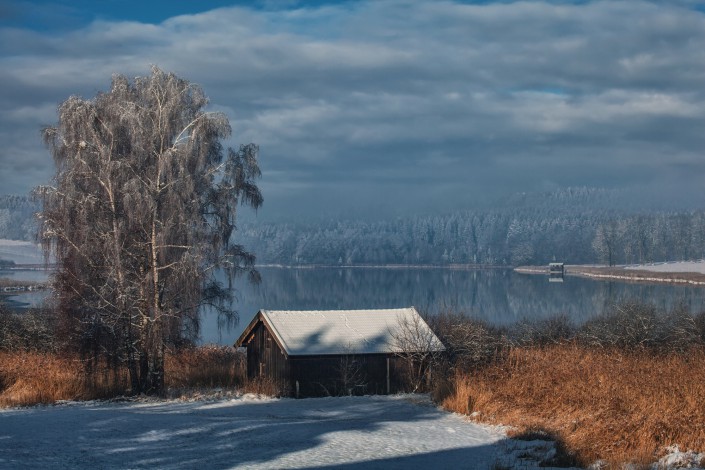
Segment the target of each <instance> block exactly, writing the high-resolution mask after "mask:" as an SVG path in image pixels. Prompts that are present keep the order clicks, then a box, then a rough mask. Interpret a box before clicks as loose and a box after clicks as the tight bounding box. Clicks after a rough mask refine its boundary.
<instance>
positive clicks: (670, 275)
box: [514, 261, 705, 286]
mask: <svg viewBox="0 0 705 470" xmlns="http://www.w3.org/2000/svg"><path fill="white" fill-rule="evenodd" d="M514 271H515V272H518V273H522V274H541V275H548V267H547V266H519V267H516V268H514ZM565 275H566V276H579V277H585V278H589V279H595V280H616V281H623V282H636V283H648V284H687V285H693V286H705V261H680V262H664V263H653V264H640V265H622V266H605V265H566V266H565Z"/></svg>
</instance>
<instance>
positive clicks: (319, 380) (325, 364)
mask: <svg viewBox="0 0 705 470" xmlns="http://www.w3.org/2000/svg"><path fill="white" fill-rule="evenodd" d="M387 358H389V371H390V391H391V393H398V392H402V391H406V390H405V389H404V387H405V385H406V383H407V382H406V381H405V380H404V378H405V377H404V375H403V374H404V372H405V369H404V367H403V364H402V362H401V359H400V358H398V357H396V356H394V355H391V354H389V355H388V354H365V355H355V356H352V355H334V356H295V357H293V356H292V357H290V358H289V363H290V370H291V382H290V384H291V385H290V386H291V390H292V392H294V394H295V393H296V382H297V381H298V382H299V397H312V396H326V395H333V396H338V395H349V394H353V395H365V394H377V395H383V394H386V393H387Z"/></svg>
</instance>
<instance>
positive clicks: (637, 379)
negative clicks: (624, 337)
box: [441, 343, 705, 467]
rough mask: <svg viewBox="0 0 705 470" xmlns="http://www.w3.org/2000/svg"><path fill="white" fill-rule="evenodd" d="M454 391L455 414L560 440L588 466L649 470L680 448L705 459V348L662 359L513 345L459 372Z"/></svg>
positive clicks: (449, 399)
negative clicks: (668, 449)
mask: <svg viewBox="0 0 705 470" xmlns="http://www.w3.org/2000/svg"><path fill="white" fill-rule="evenodd" d="M446 390H447V392H446V393H447V396H445V397H441V398H442V399H441V403H442V405H443V406H444V407H445V408H446V409H448V410H451V411H455V412H459V413H465V414H470V415H471V416H472V417H473V418H474V419H476V420H478V421H483V422H488V423H494V424H498V423H501V424H505V425H511V426H516V427H517V431H516V432H517V433H524V434H525V433H527V432H528V433H530V434H531V433H533V432H539V433H545V434H548V435H550V436H554V437H555V438H556V439H557V440H559V441H560V442H561V443H562V444H563V446H564V447H565V449H567V452H568V453H569V454H571V455H570V457H572V459H573V463H577V464H579V465H589V464H591V463H593V462H595V461H597V460H600V459H602V460H605V461H607V462H608V463H609V464H611V466H614V467H619V466H621V464H623V463H625V462H633V463H636V464H649V463H651V462H654V461H655V460H657V458H658V457H660V456H662V455H664V454H665V453H666V447H668V446H671V445H678V446H680V448H681V449H692V450H696V451H700V452H702V451H705V406H703V403H705V350H704V349H703V348H693V349H692V350H689V351H688V352H687V353H669V354H657V353H653V352H650V351H648V350H641V351H638V352H636V351H624V350H619V349H600V348H594V347H590V348H589V347H585V346H581V345H578V344H575V343H573V344H562V345H551V346H544V347H538V346H529V347H513V348H511V350H510V351H509V352H508V354H507V355H506V356H503V357H502V358H501V359H498V360H496V361H494V362H492V363H491V364H488V365H486V366H485V367H482V368H479V369H478V370H476V371H474V372H466V373H458V374H457V375H456V376H455V377H453V378H451V379H450V384H447V386H446ZM702 464H705V462H702Z"/></svg>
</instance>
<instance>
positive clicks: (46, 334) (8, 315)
mask: <svg viewBox="0 0 705 470" xmlns="http://www.w3.org/2000/svg"><path fill="white" fill-rule="evenodd" d="M55 331H56V316H55V315H54V313H53V312H52V311H51V310H49V309H39V308H34V309H30V310H26V311H23V312H13V311H11V310H10V309H8V308H7V307H5V306H4V305H2V304H0V350H3V351H34V352H55V351H57V349H58V344H57V340H56V335H55Z"/></svg>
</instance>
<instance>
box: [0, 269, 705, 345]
mask: <svg viewBox="0 0 705 470" xmlns="http://www.w3.org/2000/svg"><path fill="white" fill-rule="evenodd" d="M260 273H261V274H262V282H261V284H259V285H257V286H252V285H249V284H247V283H246V282H245V281H244V280H241V281H239V283H237V284H236V287H237V290H236V292H235V295H236V297H237V299H238V301H237V303H236V309H237V310H238V312H239V314H240V321H239V323H237V324H235V325H227V324H224V323H223V322H219V321H218V318H217V316H216V315H214V314H212V313H209V312H204V318H203V324H202V342H204V343H220V344H232V343H233V342H234V341H235V340H236V339H237V337H238V336H239V335H240V333H241V332H242V330H243V329H244V328H245V326H247V323H249V321H250V319H251V318H252V316H253V315H254V314H255V313H257V311H258V310H259V309H270V310H314V309H317V310H329V309H363V308H397V307H408V306H411V305H413V306H415V307H416V308H417V309H419V310H420V311H428V312H430V313H436V312H438V311H439V310H441V309H444V308H450V309H455V310H461V311H465V312H467V313H469V314H471V315H473V316H476V317H478V318H481V319H484V320H487V321H488V322H491V323H494V324H497V325H509V324H512V323H515V322H517V321H519V320H523V319H545V318H548V317H551V316H554V315H556V314H561V313H564V314H566V315H568V316H569V317H570V318H572V319H573V320H574V321H575V322H576V323H578V324H579V323H582V322H584V321H586V320H588V319H590V318H592V317H593V316H595V315H596V314H598V313H600V312H603V311H605V310H606V309H609V308H610V307H612V306H613V305H615V304H618V303H622V302H625V301H628V300H638V301H642V302H648V303H652V304H655V305H656V306H658V307H661V308H665V309H670V308H672V307H673V306H674V305H676V304H678V303H683V304H684V305H686V306H687V307H688V308H689V309H690V310H691V311H692V312H699V311H702V310H705V288H703V287H686V286H672V285H667V284H662V285H647V284H629V283H623V282H607V281H594V280H589V279H583V278H577V277H570V276H568V277H566V278H565V280H564V282H562V283H553V282H548V278H547V277H546V276H539V275H528V274H519V273H515V272H513V271H512V270H509V269H479V270H477V269H474V270H460V269H446V268H272V267H266V268H260ZM0 276H2V277H9V276H7V275H6V272H3V273H0ZM12 277H15V278H16V279H31V280H42V279H44V278H46V273H43V272H38V271H34V272H28V271H23V272H12ZM43 296H46V293H41V294H39V295H37V294H36V293H30V294H20V295H16V296H12V297H11V298H10V299H11V300H14V301H20V302H27V303H31V304H36V303H37V302H40V301H41V298H42V297H43Z"/></svg>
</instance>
